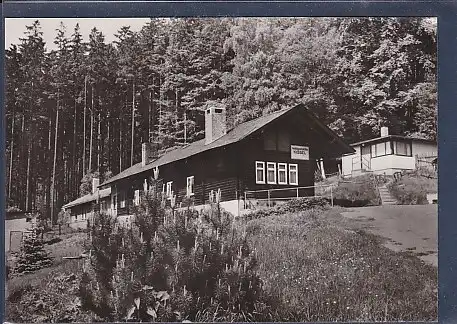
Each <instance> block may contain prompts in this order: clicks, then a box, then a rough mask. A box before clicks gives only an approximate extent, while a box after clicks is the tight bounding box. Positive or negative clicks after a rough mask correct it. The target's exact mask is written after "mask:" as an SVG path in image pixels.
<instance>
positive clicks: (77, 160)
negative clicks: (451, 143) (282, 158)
mask: <svg viewBox="0 0 457 324" xmlns="http://www.w3.org/2000/svg"><path fill="white" fill-rule="evenodd" d="M54 43H55V45H56V49H55V50H51V51H50V50H47V44H45V42H44V40H43V34H42V31H41V28H40V22H39V21H36V22H35V23H33V24H32V25H31V26H27V27H24V36H23V38H22V39H21V42H20V43H19V44H16V45H12V46H11V47H10V48H8V49H7V50H6V59H5V61H6V64H5V65H6V93H5V114H6V116H5V125H6V126H7V127H6V130H5V132H6V137H7V143H6V151H5V155H6V156H5V159H6V166H7V168H6V170H5V173H6V181H5V183H6V196H7V199H8V200H7V201H8V206H10V207H12V206H14V207H17V208H20V209H22V210H38V211H41V212H42V213H44V214H45V215H49V216H51V215H53V216H54V217H55V215H56V214H57V212H58V210H59V209H60V207H61V206H62V205H63V204H64V203H66V202H68V201H70V200H72V199H75V198H77V197H78V196H80V195H81V194H83V193H84V192H81V191H84V190H81V188H87V186H84V185H83V186H81V182H82V181H83V182H84V181H85V180H84V179H86V180H87V179H88V178H90V175H91V174H93V173H96V172H97V173H98V174H100V177H101V178H102V179H101V180H102V181H103V180H104V179H106V178H108V177H109V176H110V175H112V174H116V173H118V172H120V171H122V170H124V169H126V168H128V167H130V166H131V165H133V164H135V163H137V162H139V161H140V160H141V143H142V142H146V141H157V142H158V143H160V150H161V152H162V153H163V152H165V151H166V150H170V149H173V148H175V147H179V146H182V145H185V144H186V143H190V142H192V141H195V140H198V139H200V138H202V137H203V136H204V132H203V131H204V114H203V111H204V109H205V108H206V107H207V106H208V105H211V104H214V103H218V104H223V105H225V107H226V108H227V116H228V123H229V128H231V127H233V126H236V125H237V124H239V123H241V122H244V121H247V120H250V119H253V118H256V117H259V116H261V115H262V114H267V113H269V112H272V111H275V110H279V109H282V108H285V107H290V106H292V105H295V104H297V103H299V102H304V103H305V104H306V106H307V107H308V108H309V109H310V110H311V111H313V112H314V113H315V114H316V115H317V116H318V117H319V118H321V119H322V120H323V121H324V122H325V123H326V124H327V125H329V126H330V127H331V128H332V129H333V130H335V131H336V132H337V133H338V134H339V135H341V136H343V137H344V138H345V139H346V140H347V141H348V142H353V141H356V140H360V139H365V138H367V137H372V136H376V135H377V134H379V129H380V127H381V126H388V127H389V128H390V132H391V133H395V134H401V135H410V136H419V137H423V138H430V139H436V116H437V89H436V59H437V58H436V55H437V47H436V21H433V20H431V19H427V18H398V19H396V18H344V19H343V18H290V19H289V18H281V19H276V18H259V19H253V18H246V19H242V18H224V19H221V18H217V19H196V18H186V19H151V20H150V22H149V23H147V24H145V25H144V27H143V28H142V30H141V31H140V32H138V33H137V32H133V31H131V30H130V28H129V27H127V26H126V27H122V28H121V29H120V30H119V31H118V32H117V34H116V41H115V42H113V43H107V42H106V41H105V37H104V35H103V34H102V33H101V32H100V31H99V30H97V29H96V28H94V29H92V31H91V33H90V36H89V41H88V42H84V41H83V37H82V35H81V32H80V29H79V26H78V25H76V26H65V25H64V24H63V23H62V24H61V26H60V28H59V29H58V30H57V31H56V33H55V40H54ZM54 217H53V218H54Z"/></svg>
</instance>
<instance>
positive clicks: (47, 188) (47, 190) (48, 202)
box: [45, 113, 52, 216]
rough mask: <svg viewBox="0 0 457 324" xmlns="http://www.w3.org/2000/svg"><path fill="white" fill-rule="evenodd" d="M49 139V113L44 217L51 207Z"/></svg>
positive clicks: (50, 136)
mask: <svg viewBox="0 0 457 324" xmlns="http://www.w3.org/2000/svg"><path fill="white" fill-rule="evenodd" d="M51 138H52V117H51V113H49V125H48V150H47V152H46V164H47V169H48V170H49V171H48V172H47V177H46V202H45V204H46V216H49V214H48V213H49V210H50V207H51V178H52V174H51V158H50V157H51V148H52V147H51Z"/></svg>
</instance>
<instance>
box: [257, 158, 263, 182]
mask: <svg viewBox="0 0 457 324" xmlns="http://www.w3.org/2000/svg"><path fill="white" fill-rule="evenodd" d="M255 183H258V184H264V183H265V162H261V161H256V162H255Z"/></svg>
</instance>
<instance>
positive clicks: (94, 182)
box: [92, 178, 100, 194]
mask: <svg viewBox="0 0 457 324" xmlns="http://www.w3.org/2000/svg"><path fill="white" fill-rule="evenodd" d="M99 184H100V179H99V178H92V193H93V194H94V193H95V192H96V191H97V190H98V185H99Z"/></svg>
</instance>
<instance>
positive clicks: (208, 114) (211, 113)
mask: <svg viewBox="0 0 457 324" xmlns="http://www.w3.org/2000/svg"><path fill="white" fill-rule="evenodd" d="M226 119H227V114H226V110H225V108H224V107H223V106H219V105H218V106H212V107H210V108H207V109H206V111H205V145H208V144H210V143H212V142H214V141H215V140H217V139H218V138H220V137H222V136H224V135H225V134H227V123H226Z"/></svg>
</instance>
